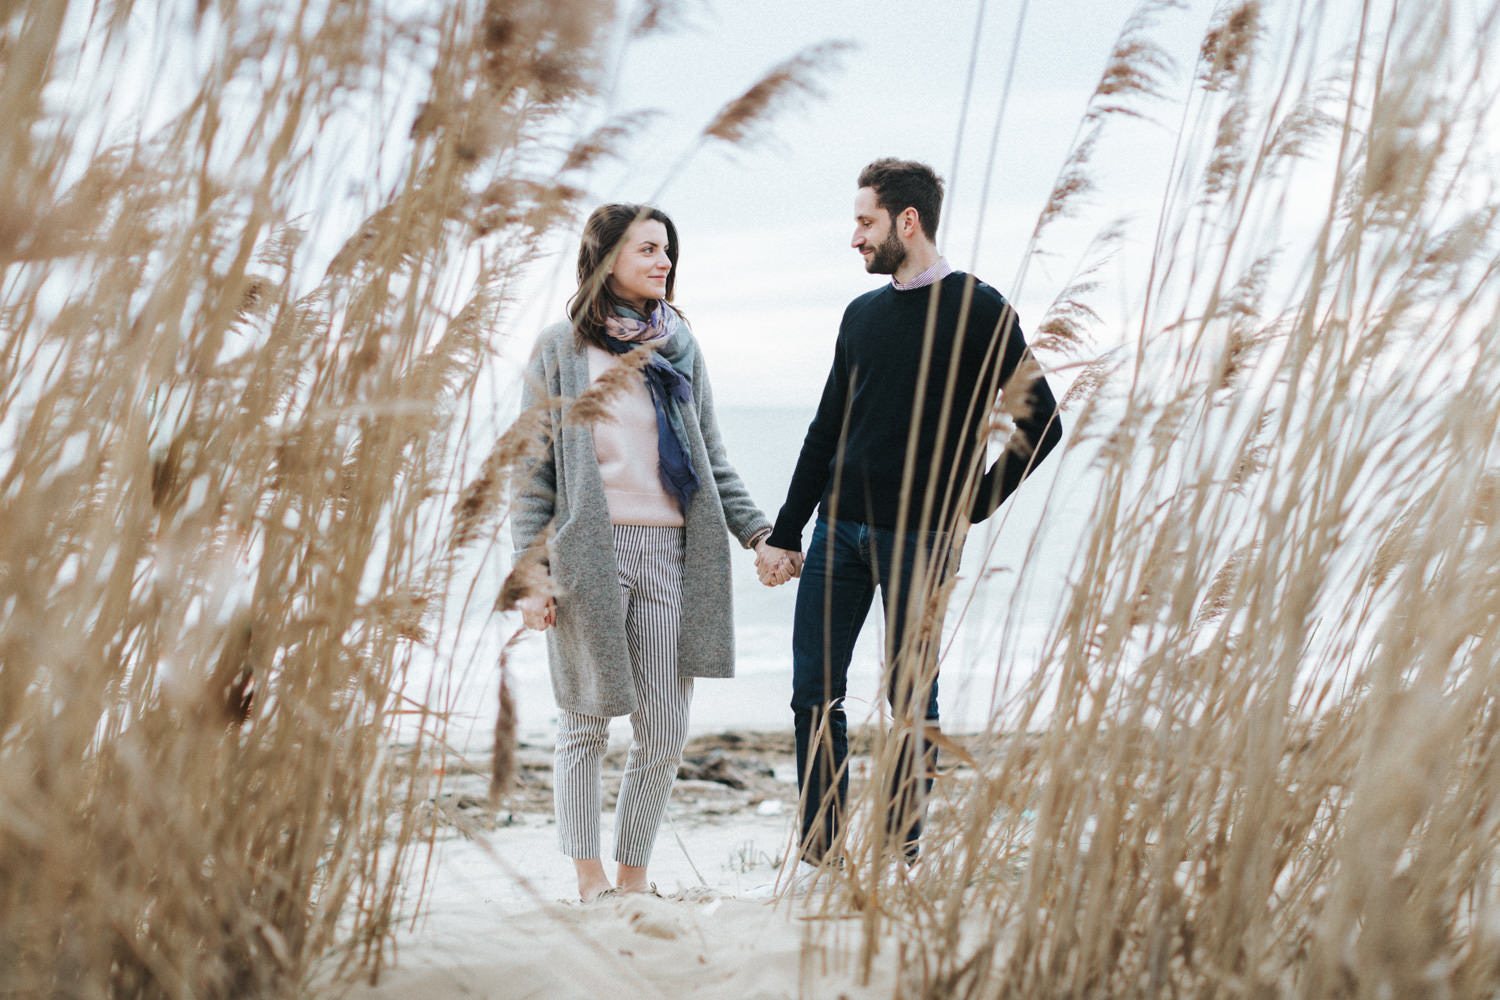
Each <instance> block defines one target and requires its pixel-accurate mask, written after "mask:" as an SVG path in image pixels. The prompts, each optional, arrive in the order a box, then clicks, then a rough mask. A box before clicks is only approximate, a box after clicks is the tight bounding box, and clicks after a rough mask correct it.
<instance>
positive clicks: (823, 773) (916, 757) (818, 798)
mask: <svg viewBox="0 0 1500 1000" xmlns="http://www.w3.org/2000/svg"><path fill="white" fill-rule="evenodd" d="M951 552H952V546H951V543H950V542H949V541H948V537H947V535H946V534H944V533H942V532H934V531H906V532H902V533H900V534H899V535H898V534H897V533H896V532H895V531H892V530H890V529H888V528H876V527H871V526H869V525H865V524H860V523H857V522H852V521H837V522H835V523H834V524H832V525H830V524H829V523H828V521H827V520H826V519H825V518H824V517H823V516H821V515H820V516H819V517H818V522H817V526H816V528H814V530H813V536H812V544H811V545H810V546H809V547H808V550H807V559H806V561H805V563H804V565H803V567H802V577H801V580H800V581H799V583H798V585H797V610H796V617H795V619H794V621H793V625H792V711H793V713H794V715H795V718H796V731H797V782H798V787H799V789H800V792H801V795H800V798H799V801H800V810H801V821H802V823H801V825H802V839H801V856H802V858H803V859H804V860H807V861H810V862H812V863H814V864H816V863H818V862H820V861H821V860H822V859H823V858H824V857H825V856H826V855H827V854H828V853H829V852H830V851H831V850H833V849H834V848H835V847H836V845H837V842H838V835H839V831H840V829H841V827H842V824H843V813H844V802H845V799H846V798H847V797H848V791H849V774H848V768H847V767H846V761H847V759H848V755H849V739H848V723H847V720H846V718H845V715H844V707H843V702H844V695H845V691H846V687H847V682H848V677H849V660H850V658H851V657H852V656H853V653H854V642H855V640H856V639H858V638H859V631H860V628H861V627H862V626H863V625H864V622H865V617H866V615H867V614H868V612H869V610H870V603H871V601H872V600H873V599H874V596H875V591H876V589H877V588H878V589H879V591H880V595H881V603H882V605H883V607H884V609H885V623H886V642H885V651H884V657H883V662H884V664H885V680H886V696H887V697H888V698H889V699H890V704H891V710H892V714H893V717H894V718H895V720H896V726H897V732H898V747H899V750H898V755H897V757H896V759H895V760H896V762H895V766H894V767H893V769H892V773H891V776H890V782H889V786H888V791H889V793H890V809H889V811H888V812H887V814H886V835H887V836H888V837H889V838H890V840H891V846H899V847H900V849H901V850H902V851H904V853H905V854H906V856H907V858H908V859H909V860H915V858H916V856H917V843H918V839H919V838H920V836H921V833H922V816H923V813H924V812H925V811H926V802H927V794H928V793H929V792H930V791H931V790H932V777H931V775H932V772H933V770H934V769H935V767H936V765H937V748H936V747H935V746H933V745H931V744H930V743H928V742H927V741H926V740H925V739H924V737H923V725H924V723H926V724H930V725H934V726H935V725H936V723H937V718H938V700H937V694H938V693H937V642H936V640H937V639H938V637H939V633H940V632H941V628H940V626H941V622H937V621H933V620H932V619H931V616H930V615H925V614H924V611H926V610H927V609H929V608H930V607H931V604H930V599H931V598H932V597H933V596H934V595H935V594H936V592H937V590H938V586H939V584H940V583H941V582H942V580H943V579H944V577H945V576H946V575H947V574H948V573H949V572H950V569H951V566H950V564H951V562H952V560H951V558H950V556H951ZM918 716H920V718H919V717H918ZM913 772H916V774H917V775H919V777H915V778H914V777H913Z"/></svg>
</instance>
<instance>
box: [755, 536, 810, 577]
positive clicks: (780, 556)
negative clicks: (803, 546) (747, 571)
mask: <svg viewBox="0 0 1500 1000" xmlns="http://www.w3.org/2000/svg"><path fill="white" fill-rule="evenodd" d="M755 574H756V575H757V576H759V577H760V582H761V583H763V584H765V585H766V586H767V587H779V586H781V585H782V584H783V583H786V582H787V581H788V580H790V579H792V578H793V577H798V576H801V575H802V553H800V552H791V551H789V550H787V549H778V548H777V547H776V546H774V545H767V544H766V542H765V540H764V539H761V540H760V541H758V542H756V543H755Z"/></svg>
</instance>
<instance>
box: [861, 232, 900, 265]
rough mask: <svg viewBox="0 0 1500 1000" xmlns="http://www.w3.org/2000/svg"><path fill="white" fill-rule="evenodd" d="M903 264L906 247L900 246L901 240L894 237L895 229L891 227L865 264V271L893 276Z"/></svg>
mask: <svg viewBox="0 0 1500 1000" xmlns="http://www.w3.org/2000/svg"><path fill="white" fill-rule="evenodd" d="M904 263H906V247H904V246H903V245H902V244H901V238H900V237H898V236H897V235H896V227H895V226H892V227H891V231H890V233H889V234H888V235H887V236H886V238H885V239H884V240H883V241H881V243H880V245H879V246H877V247H876V248H875V252H874V253H872V254H870V259H869V260H867V261H866V262H865V270H866V271H868V272H869V273H870V274H895V273H896V269H897V268H899V267H900V266H901V265H902V264H904Z"/></svg>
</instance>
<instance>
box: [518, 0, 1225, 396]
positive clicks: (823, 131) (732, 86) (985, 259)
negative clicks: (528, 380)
mask: <svg viewBox="0 0 1500 1000" xmlns="http://www.w3.org/2000/svg"><path fill="white" fill-rule="evenodd" d="M981 6H982V5H981V3H980V2H979V0H954V2H947V3H930V2H929V3H916V2H909V0H902V2H894V3H893V2H878V0H826V2H820V3H807V2H801V3H797V2H791V0H763V2H755V3H731V2H727V0H719V2H709V3H705V4H703V5H701V6H699V5H690V11H691V13H690V17H689V21H690V26H689V27H686V28H684V29H683V30H680V31H677V32H675V33H672V34H669V35H664V36H659V37H654V38H651V39H648V40H644V41H636V42H634V43H632V44H631V45H630V46H629V47H628V48H627V50H626V52H625V55H624V58H623V61H622V64H621V65H620V66H619V68H618V72H617V75H616V78H617V79H618V86H617V89H616V90H615V92H614V93H613V94H612V95H611V96H610V99H609V101H608V102H607V107H608V109H609V110H612V111H616V112H620V111H627V110H632V109H637V108H658V109H661V110H662V111H663V112H664V113H663V115H662V116H661V117H660V118H659V119H657V120H656V121H655V122H654V123H653V125H652V126H651V127H650V128H649V129H648V131H647V133H646V134H645V135H644V136H642V137H641V139H640V141H638V142H636V143H633V144H631V145H630V146H627V147H626V149H625V160H624V162H623V163H619V164H615V165H612V166H610V167H608V168H606V169H605V170H603V171H601V172H600V174H599V175H598V176H597V178H596V182H595V184H594V185H593V189H594V191H595V193H596V194H597V195H598V198H599V200H601V201H602V200H643V199H647V198H650V197H652V195H653V194H655V193H656V192H658V191H660V192H661V193H660V195H659V197H657V199H656V200H657V202H658V203H659V204H660V205H661V207H663V208H664V209H665V210H666V211H667V212H668V213H669V214H671V215H672V216H673V218H674V220H675V221H676V223H677V225H678V227H679V230H680V231H681V239H682V246H683V259H682V263H681V271H680V275H679V281H678V286H677V297H678V301H679V303H680V304H681V305H682V306H683V308H684V309H685V311H687V313H688V315H689V317H690V319H691V320H692V322H693V326H694V329H695V331H696V332H697V334H698V336H699V339H700V340H701V341H702V343H703V345H704V350H705V353H706V355H707V357H708V359H709V363H710V366H711V367H710V370H711V371H712V372H713V373H714V389H715V393H716V395H717V396H718V398H719V399H720V400H722V401H727V402H734V403H752V402H761V403H783V402H801V401H803V400H805V399H807V398H808V397H809V396H814V397H815V395H816V393H817V391H818V389H819V388H820V387H821V385H822V380H823V376H824V374H825V372H826V369H827V364H828V361H829V359H830V358H831V351H832V343H833V337H834V334H835V333H836V330H837V326H838V320H839V316H840V315H841V313H842V311H843V308H844V305H845V304H846V303H847V302H848V301H849V299H851V298H853V297H854V296H856V295H858V294H860V293H862V292H864V291H867V290H868V289H870V288H873V287H875V286H876V285H877V284H878V283H879V281H880V280H881V279H878V278H876V277H874V276H871V275H867V274H865V273H864V270H863V268H862V266H861V263H860V259H859V257H858V255H857V254H856V253H855V252H854V251H853V250H851V249H850V248H849V246H848V241H849V236H850V232H851V230H852V226H853V222H852V210H853V209H852V206H853V198H854V191H855V187H854V183H855V177H856V175H857V174H858V172H859V169H860V167H861V166H863V165H864V164H865V163H866V162H868V161H869V160H871V159H874V158H876V157H878V156H885V155H895V156H902V157H909V158H913V159H920V160H924V161H927V162H929V163H931V164H932V165H933V166H934V167H935V168H936V169H937V170H938V172H939V173H940V174H942V175H943V176H944V177H945V178H947V180H948V183H949V197H948V200H947V204H946V205H945V219H944V225H943V233H942V238H941V241H940V242H941V244H942V248H943V250H944V251H945V253H946V255H947V256H948V258H949V260H950V261H951V262H952V263H953V264H954V265H955V266H957V267H961V268H965V269H971V270H973V271H974V272H975V273H977V274H979V275H980V276H981V277H983V278H985V279H986V280H987V281H989V282H990V283H991V284H993V285H995V286H996V287H998V288H999V289H1000V290H1001V291H1002V292H1004V293H1006V294H1007V295H1009V296H1011V297H1012V299H1013V300H1014V302H1015V304H1016V305H1017V307H1018V309H1019V311H1020V314H1021V319H1022V323H1023V325H1024V326H1025V327H1027V328H1028V329H1029V328H1031V327H1033V326H1034V325H1035V324H1036V322H1037V321H1038V320H1039V318H1040V316H1041V314H1042V313H1043V312H1044V311H1045V309H1046V306H1047V304H1048V303H1049V302H1050V301H1051V300H1052V298H1053V296H1054V295H1055V294H1056V293H1057V292H1058V291H1059V289H1060V288H1061V286H1062V285H1063V284H1064V283H1065V282H1066V279H1067V278H1068V276H1069V274H1070V273H1071V269H1072V268H1073V266H1075V264H1076V262H1077V258H1078V254H1079V253H1080V252H1081V251H1082V249H1083V246H1084V245H1085V244H1086V242H1087V240H1088V238H1089V236H1090V235H1092V233H1093V232H1094V231H1095V230H1096V229H1097V228H1098V227H1099V226H1100V225H1102V224H1103V223H1104V222H1106V221H1108V220H1110V219H1112V218H1114V217H1116V216H1118V215H1123V214H1131V213H1138V214H1139V213H1146V214H1148V215H1149V214H1150V213H1151V212H1152V211H1154V206H1155V204H1156V203H1157V202H1159V199H1160V196H1161V191H1162V185H1163V183H1164V181H1165V176H1166V169H1167V166H1168V158H1169V157H1170V154H1171V151H1172V139H1173V134H1174V132H1175V129H1176V125H1177V122H1178V120H1179V116H1180V114H1181V105H1180V103H1176V102H1173V101H1163V102H1159V103H1158V104H1157V105H1155V106H1154V107H1153V108H1152V110H1153V112H1154V114H1155V115H1156V116H1157V118H1158V121H1157V122H1156V123H1152V122H1136V123H1132V124H1131V125H1130V134H1131V135H1132V136H1133V139H1131V140H1130V141H1124V140H1122V141H1120V142H1117V143H1113V144H1107V145H1106V146H1105V147H1102V148H1101V150H1100V156H1098V157H1096V162H1095V170H1096V173H1097V174H1098V175H1099V181H1100V190H1099V192H1098V194H1097V195H1096V196H1095V198H1094V199H1093V203H1092V204H1091V206H1090V211H1089V213H1088V217H1087V218H1086V219H1082V220H1080V221H1079V222H1078V223H1076V224H1074V225H1072V226H1071V227H1066V226H1065V227H1060V228H1059V231H1057V232H1055V233H1054V234H1053V235H1054V236H1055V237H1056V239H1054V240H1050V241H1049V242H1048V246H1050V247H1051V248H1052V249H1054V250H1056V251H1057V252H1058V253H1059V255H1060V256H1059V257H1057V258H1055V259H1054V258H1049V259H1047V260H1046V261H1044V262H1039V263H1034V264H1033V266H1032V268H1031V271H1030V274H1029V275H1028V277H1027V280H1026V284H1025V287H1023V288H1020V289H1017V288H1016V287H1015V283H1014V282H1015V276H1016V274H1017V272H1018V270H1019V267H1020V264H1021V260H1022V256H1023V251H1024V248H1025V245H1026V241H1027V238H1028V236H1029V235H1030V233H1031V231H1032V227H1033V226H1034V224H1035V222H1036V218H1037V213H1038V212H1039V211H1040V210H1041V208H1042V206H1043V205H1044V204H1045V202H1046V199H1047V196H1048V193H1049V192H1050V190H1051V186H1052V182H1053V180H1054V178H1055V176H1056V174H1057V171H1058V168H1059V167H1060V166H1061V165H1062V162H1063V160H1064V158H1065V157H1066V155H1067V152H1068V149H1069V147H1070V145H1071V143H1072V142H1073V140H1074V138H1075V131H1076V129H1077V127H1078V122H1079V120H1080V118H1081V116H1082V115H1083V113H1084V110H1085V108H1086V105H1087V101H1088V97H1089V94H1090V93H1091V92H1092V90H1093V88H1094V86H1095V84H1096V83H1097V82H1098V79H1099V75H1100V73H1101V72H1102V70H1103V69H1104V66H1105V63H1106V61H1107V59H1108V56H1109V52H1110V49H1111V47H1112V45H1113V43H1114V40H1115V37H1116V35H1117V34H1118V32H1119V30H1120V28H1121V26H1122V25H1123V24H1124V22H1125V20H1126V18H1127V17H1128V16H1129V15H1130V13H1131V11H1132V10H1133V9H1134V8H1133V5H1130V4H1126V3H1120V2H1109V0H1088V2H1077V3H1068V4H1044V3H1031V4H1028V5H1026V7H1027V10H1026V17H1025V20H1024V22H1023V23H1021V24H1020V29H1021V37H1020V45H1019V55H1018V58H1017V59H1016V63H1015V67H1014V74H1013V81H1012V85H1011V92H1010V99H1009V103H1008V105H1007V106H1006V111H1005V115H1004V120H1003V124H1002V128H1001V132H1000V138H999V146H998V156H997V158H996V161H995V168H994V173H993V177H992V179H991V182H990V185H989V197H988V202H987V205H986V209H985V214H984V219H983V223H982V225H981V222H980V219H979V214H978V213H979V206H980V201H981V194H982V189H983V187H984V177H985V169H986V162H987V160H988V158H989V151H990V142H991V135H992V132H993V129H994V125H995V121H996V117H997V114H998V113H999V110H1000V106H1001V98H1002V94H1003V92H1004V87H1005V80H1006V76H1007V73H1008V72H1009V71H1010V68H1011V53H1012V49H1013V47H1014V46H1015V42H1016V31H1017V27H1018V20H1019V14H1020V11H1021V8H1022V6H1023V4H1022V3H1021V2H1019V0H1004V2H999V0H990V2H989V3H987V4H984V5H983V7H984V12H983V23H982V25H979V24H978V23H977V19H978V17H979V14H980V8H981ZM1211 13H1212V6H1211V4H1209V3H1205V2H1197V3H1193V4H1190V5H1189V6H1188V8H1187V9H1184V10H1177V11H1170V12H1168V13H1167V14H1166V15H1164V16H1163V17H1162V18H1161V20H1160V23H1159V25H1158V28H1157V31H1156V35H1157V37H1159V38H1160V39H1161V40H1162V41H1163V43H1164V44H1166V45H1167V47H1168V48H1169V49H1170V50H1171V51H1172V52H1173V53H1174V54H1176V55H1177V57H1178V59H1179V66H1178V70H1177V73H1176V74H1175V77H1174V81H1173V87H1172V89H1171V93H1172V95H1173V97H1174V98H1178V99H1180V98H1181V97H1182V96H1184V95H1185V93H1186V89H1187V82H1188V77H1189V75H1190V74H1191V72H1192V59H1193V57H1194V56H1195V55H1196V52H1197V47H1198V39H1199V38H1201V36H1202V33H1203V31H1204V30H1205V29H1206V27H1207V25H1208V22H1209V18H1210V15H1211ZM976 27H978V28H979V32H978V36H977V37H978V45H977V48H976V46H975V38H976V34H975V31H976ZM831 39H845V40H848V41H850V42H852V43H854V45H855V46H856V47H855V48H854V49H853V50H852V51H850V52H847V53H846V54H844V55H843V57H842V58H841V59H840V60H839V65H838V66H837V67H834V68H831V69H830V71H829V72H827V73H826V74H824V76H823V83H824V87H825V90H826V96H825V97H824V98H823V99H815V100H809V101H805V102H802V103H801V104H800V105H799V106H796V107H792V108H788V109H786V110H785V111H783V112H782V113H781V114H780V115H779V116H778V117H777V118H776V119H775V121H774V123H773V124H772V126H771V128H770V129H769V130H768V132H767V135H766V137H765V138H763V139H762V140H761V141H758V142H755V143H752V144H750V145H748V146H746V147H741V148H730V147H727V146H725V145H723V144H722V143H717V142H716V143H714V144H713V145H711V146H709V147H706V148H703V149H701V150H699V151H698V152H697V153H696V154H695V155H694V156H693V158H692V159H691V160H690V161H689V162H688V164H687V165H686V167H685V168H683V169H681V170H680V171H679V172H676V173H675V174H672V175H671V176H668V175H669V173H670V172H671V168H672V166H673V165H674V164H677V163H679V162H680V159H681V157H682V155H683V152H684V150H685V149H688V148H690V147H691V144H692V141H693V135H694V134H695V132H696V131H697V130H698V129H700V128H701V127H702V126H703V125H704V124H705V123H707V122H708V121H709V120H710V119H711V118H712V117H713V114H714V113H715V111H716V110H717V109H718V108H719V107H720V106H721V105H722V104H723V103H724V102H725V101H726V100H728V99H730V98H732V97H734V96H736V95H737V94H738V93H740V92H741V91H742V90H743V89H744V88H745V87H747V86H749V85H750V84H751V83H753V82H754V81H755V80H756V79H758V78H759V77H760V76H761V75H762V74H763V73H765V72H766V71H767V70H768V69H769V68H770V67H771V66H773V65H774V64H775V63H777V62H778V61H779V60H780V59H782V58H785V57H787V56H789V55H791V54H793V53H796V52H798V51H800V50H801V49H803V48H804V47H805V46H808V45H811V44H813V43H816V42H820V41H824V40H831ZM975 52H977V58H976V59H975V60H974V66H975V72H974V83H973V90H972V94H971V96H970V101H969V114H968V116H967V118H966V120H964V121H962V122H961V121H960V111H961V108H962V103H963V96H964V89H965V80H966V78H967V76H968V73H969V67H970V63H971V53H975ZM604 113H605V109H604V108H600V109H596V111H595V113H594V117H593V118H592V119H590V121H597V120H598V119H599V118H601V117H602V116H603V114H604ZM960 130H962V151H961V155H960V158H959V160H958V163H957V168H956V169H955V163H954V153H955V145H956V143H957V142H958V140H959V134H960ZM1147 221H1154V219H1148V220H1147ZM1063 230H1068V231H1066V232H1064V231H1063ZM1147 232H1148V234H1149V230H1148V231H1147ZM575 239H576V237H574V236H573V235H572V234H569V237H568V241H567V242H568V243H569V244H570V245H568V246H566V247H565V249H564V250H562V252H561V253H559V254H558V256H557V257H556V258H554V259H553V260H551V261H549V262H547V264H546V265H544V266H543V267H541V268H539V269H538V274H537V276H536V279H537V280H536V285H535V289H536V290H535V291H534V292H532V293H530V294H529V295H528V296H527V298H528V301H526V302H525V303H524V306H523V308H522V309H521V311H520V312H519V313H518V314H517V316H516V319H517V321H518V322H521V323H526V322H530V323H532V324H534V325H536V326H538V327H539V326H540V325H543V324H544V323H545V322H547V321H549V320H550V319H551V318H554V317H556V316H557V315H559V313H560V310H561V308H562V303H563V301H564V300H565V299H566V297H567V294H568V292H569V290H570V288H569V284H570V281H571V267H572V260H571V257H572V254H573V252H574V249H573V248H574V247H575V246H576V242H573V241H574V240H575ZM1147 256H1149V255H1147ZM1122 266H1124V265H1123V264H1122ZM1141 277H1142V278H1144V275H1142V276H1141ZM1115 305H1117V306H1118V307H1120V308H1121V309H1128V308H1129V306H1130V304H1129V303H1116V304H1115ZM519 333H520V331H518V334H519ZM528 339H529V338H528V337H527V336H525V335H519V336H518V337H517V340H518V341H526V340H528Z"/></svg>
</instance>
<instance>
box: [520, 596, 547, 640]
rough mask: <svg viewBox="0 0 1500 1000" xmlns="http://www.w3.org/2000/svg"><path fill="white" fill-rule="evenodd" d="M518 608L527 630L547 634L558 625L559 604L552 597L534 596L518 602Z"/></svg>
mask: <svg viewBox="0 0 1500 1000" xmlns="http://www.w3.org/2000/svg"><path fill="white" fill-rule="evenodd" d="M516 607H517V608H518V609H519V610H520V612H521V621H522V622H523V623H525V625H526V627H527V628H530V629H536V630H537V631H538V632H545V631H547V630H548V629H549V628H551V627H552V626H554V625H556V624H557V602H556V601H554V600H553V599H552V598H550V597H543V596H541V595H540V594H532V595H529V596H527V597H523V598H521V599H520V600H519V601H517V602H516Z"/></svg>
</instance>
